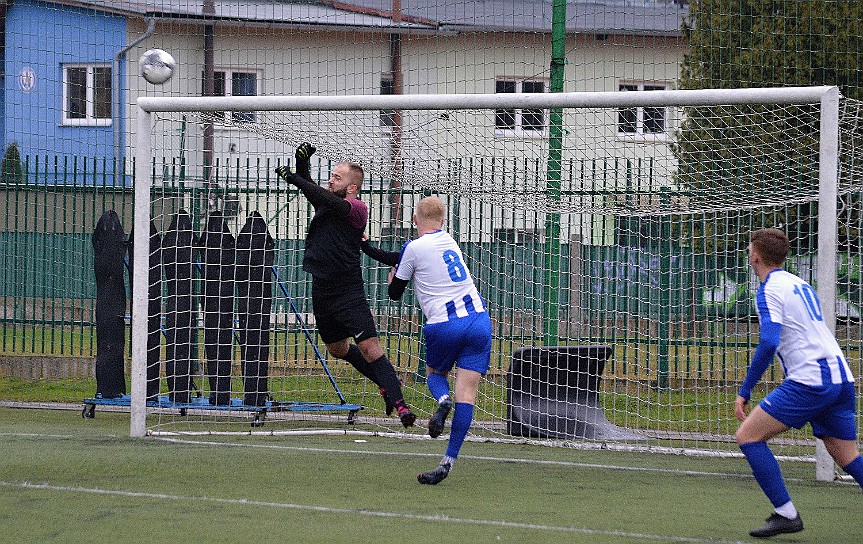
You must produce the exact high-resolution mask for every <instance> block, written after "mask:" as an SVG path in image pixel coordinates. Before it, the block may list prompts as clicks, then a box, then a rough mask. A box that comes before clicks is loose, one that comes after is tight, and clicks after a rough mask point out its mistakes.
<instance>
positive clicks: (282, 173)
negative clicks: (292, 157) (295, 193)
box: [276, 165, 291, 183]
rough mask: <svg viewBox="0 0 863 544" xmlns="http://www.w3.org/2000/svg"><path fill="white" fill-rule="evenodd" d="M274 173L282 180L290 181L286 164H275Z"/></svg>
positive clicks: (289, 173) (289, 172)
mask: <svg viewBox="0 0 863 544" xmlns="http://www.w3.org/2000/svg"><path fill="white" fill-rule="evenodd" d="M276 174H277V175H278V176H279V177H280V178H282V179H283V180H285V181H287V182H288V183H290V182H291V171H290V170H288V167H287V166H284V165H282V166H277V167H276Z"/></svg>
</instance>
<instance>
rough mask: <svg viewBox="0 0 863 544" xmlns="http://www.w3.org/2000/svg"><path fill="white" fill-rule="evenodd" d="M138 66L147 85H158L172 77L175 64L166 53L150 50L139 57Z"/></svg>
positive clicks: (159, 50)
mask: <svg viewBox="0 0 863 544" xmlns="http://www.w3.org/2000/svg"><path fill="white" fill-rule="evenodd" d="M138 65H139V66H140V67H141V75H142V76H144V79H146V80H147V82H148V83H152V84H153V85H160V84H162V83H164V82H166V81H168V80H169V79H171V76H173V75H174V69H175V68H176V67H177V62H176V61H175V60H174V57H172V56H171V54H170V53H168V52H167V51H163V50H162V49H150V50H149V51H146V52H145V53H144V54H143V55H141V59H140V60H139V61H138Z"/></svg>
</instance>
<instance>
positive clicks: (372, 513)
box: [0, 481, 743, 544]
mask: <svg viewBox="0 0 863 544" xmlns="http://www.w3.org/2000/svg"><path fill="white" fill-rule="evenodd" d="M0 486H3V487H12V488H19V489H35V490H43V491H63V492H71V493H83V494H91V495H109V496H117V497H129V498H140V499H159V500H170V501H184V502H210V503H216V504H228V505H239V506H259V507H268V508H283V509H289V510H304V511H311V512H322V513H326V514H350V515H359V516H367V517H374V518H395V519H409V520H418V521H433V522H445V523H454V524H470V525H487V526H491V527H505V528H510V529H530V530H539V531H554V532H560V533H577V534H584V535H602V536H617V537H621V538H629V539H634V540H640V541H644V540H651V541H659V542H690V543H696V544H698V543H710V544H743V541H738V540H717V539H713V538H695V537H686V536H676V535H655V534H650V533H630V532H626V531H604V530H601V529H590V528H587V527H575V526H571V525H545V524H539V523H518V522H514V521H503V520H494V519H475V518H459V517H452V516H442V515H434V516H432V515H420V514H405V513H400V512H385V511H381V510H366V509H355V508H338V507H332V506H320V505H314V504H296V503H284V502H273V501H259V500H250V499H226V498H220V497H202V496H183V495H174V494H168V493H143V492H139V491H125V490H115V489H99V488H90V487H77V486H59V485H50V484H37V483H31V482H4V481H0Z"/></svg>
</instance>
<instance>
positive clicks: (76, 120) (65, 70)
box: [60, 62, 114, 127]
mask: <svg viewBox="0 0 863 544" xmlns="http://www.w3.org/2000/svg"><path fill="white" fill-rule="evenodd" d="M80 68H84V69H86V76H85V77H86V82H85V90H84V103H85V109H86V111H85V112H84V117H70V116H69V113H70V108H69V99H70V95H71V93H70V90H69V85H70V82H69V70H70V69H80ZM97 68H102V69H107V70H108V82H109V86H108V90H107V99H108V112H109V115H108V117H96V84H95V80H96V74H95V72H96V69H97ZM62 81H63V84H62V87H63V92H62V101H63V103H62V105H61V108H60V112H61V113H60V115H61V125H62V126H70V127H108V126H111V125H112V124H113V122H114V104H113V102H114V99H113V96H114V90H113V88H112V87H113V85H114V77H113V67H112V66H111V63H109V62H70V63H64V64H63V65H62Z"/></svg>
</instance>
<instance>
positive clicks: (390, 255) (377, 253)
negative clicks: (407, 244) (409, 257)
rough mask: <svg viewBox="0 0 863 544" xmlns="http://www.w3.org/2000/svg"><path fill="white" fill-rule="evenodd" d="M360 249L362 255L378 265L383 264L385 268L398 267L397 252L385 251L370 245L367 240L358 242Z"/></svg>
mask: <svg viewBox="0 0 863 544" xmlns="http://www.w3.org/2000/svg"><path fill="white" fill-rule="evenodd" d="M360 248H362V250H363V253H365V254H366V255H368V256H369V257H371V258H372V259H374V260H376V261H377V262H379V263H383V264H385V265H387V266H398V264H399V257H401V253H400V252H398V251H385V250H383V249H381V248H379V247H375V246H373V245H371V244H370V243H369V241H368V240H363V241H362V242H360Z"/></svg>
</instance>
